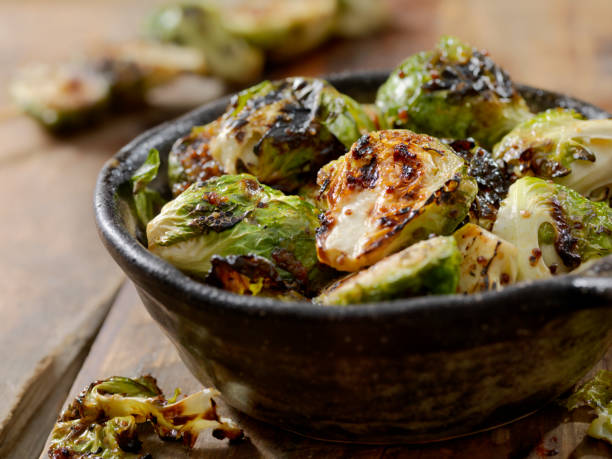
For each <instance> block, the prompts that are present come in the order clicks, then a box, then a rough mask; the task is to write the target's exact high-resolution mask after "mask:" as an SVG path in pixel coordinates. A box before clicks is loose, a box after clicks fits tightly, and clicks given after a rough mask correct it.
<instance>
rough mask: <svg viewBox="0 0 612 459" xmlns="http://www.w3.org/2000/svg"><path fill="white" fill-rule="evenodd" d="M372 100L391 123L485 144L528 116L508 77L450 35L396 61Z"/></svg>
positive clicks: (479, 52) (523, 103)
mask: <svg viewBox="0 0 612 459" xmlns="http://www.w3.org/2000/svg"><path fill="white" fill-rule="evenodd" d="M376 103H377V104H378V106H379V107H380V108H381V110H382V111H383V113H384V114H385V116H386V117H387V119H388V122H389V123H390V125H391V126H393V127H401V128H407V129H412V130H413V131H415V132H424V133H426V134H430V135H433V136H437V137H449V138H454V139H465V138H468V137H473V138H474V139H476V141H477V142H478V143H479V144H480V145H482V146H483V147H485V148H492V147H493V145H495V143H496V142H497V141H498V140H499V139H500V138H501V137H502V136H503V135H504V134H506V133H507V132H509V131H510V130H511V129H512V128H513V127H514V126H515V125H517V124H518V123H520V122H522V121H524V120H525V119H527V118H529V117H530V116H531V113H530V112H529V109H528V107H527V104H526V102H525V100H524V99H523V98H522V97H521V95H520V94H519V93H518V91H517V90H516V88H515V87H514V84H513V83H512V81H511V80H510V78H509V77H508V75H507V74H506V73H505V72H504V71H503V70H502V69H501V68H500V67H499V66H498V65H497V64H495V63H494V62H493V61H492V60H491V59H490V58H489V57H488V56H487V55H486V53H484V52H482V51H478V50H477V49H475V48H472V47H471V46H468V45H466V44H463V43H461V42H460V41H459V40H457V39H456V38H452V37H443V38H442V39H441V40H440V42H439V43H438V45H437V46H436V48H435V49H434V50H433V51H427V52H421V53H419V54H416V55H414V56H412V57H409V58H408V59H406V60H405V61H404V62H403V63H401V64H400V65H399V67H398V68H397V69H395V70H394V71H393V73H392V74H391V76H390V77H389V79H388V80H387V81H386V82H385V83H384V84H383V85H382V86H381V87H380V89H379V91H378V95H377V98H376Z"/></svg>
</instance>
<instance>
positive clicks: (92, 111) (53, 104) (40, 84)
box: [10, 65, 111, 132]
mask: <svg viewBox="0 0 612 459" xmlns="http://www.w3.org/2000/svg"><path fill="white" fill-rule="evenodd" d="M10 92H11V95H12V97H13V99H14V100H15V103H16V104H17V105H18V106H19V107H20V108H21V109H22V110H23V111H24V112H26V113H27V114H29V115H30V116H31V117H32V118H34V119H35V120H37V121H38V122H39V123H41V124H42V125H43V126H44V127H45V128H47V129H49V130H51V131H53V132H66V131H69V130H71V129H76V128H79V127H82V126H85V125H88V124H90V123H92V122H94V121H96V120H97V119H98V118H99V117H101V116H102V115H103V114H104V113H105V111H106V109H107V108H108V106H109V104H110V96H111V82H110V81H109V79H108V78H107V77H106V76H105V75H104V74H101V73H99V72H96V71H94V70H93V69H91V68H89V67H88V66H85V65H82V66H74V65H57V66H43V65H39V66H35V67H30V68H26V69H23V71H22V72H21V73H19V74H17V75H16V77H15V79H14V81H13V82H12V84H11V88H10Z"/></svg>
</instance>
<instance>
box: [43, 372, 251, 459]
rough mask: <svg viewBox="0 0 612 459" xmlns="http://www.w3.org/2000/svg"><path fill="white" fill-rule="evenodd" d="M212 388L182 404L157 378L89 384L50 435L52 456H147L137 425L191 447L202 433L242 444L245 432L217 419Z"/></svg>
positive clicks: (115, 379)
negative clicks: (168, 394) (209, 431)
mask: <svg viewBox="0 0 612 459" xmlns="http://www.w3.org/2000/svg"><path fill="white" fill-rule="evenodd" d="M216 395H218V392H217V391H215V390H214V389H203V390H201V391H200V392H197V393H195V394H192V395H190V396H189V397H186V398H184V399H182V400H180V401H178V402H177V401H170V400H166V398H165V397H164V394H163V393H162V391H161V389H160V388H159V387H158V386H157V382H156V380H155V378H153V377H151V376H143V377H140V378H136V379H130V378H124V377H121V376H113V377H110V378H108V379H104V380H101V381H95V382H93V383H91V384H90V385H89V386H88V387H87V388H86V389H85V390H83V391H82V392H81V393H80V394H79V396H78V397H77V398H75V399H74V401H73V402H72V403H70V405H68V407H67V408H66V410H64V412H63V413H62V414H61V416H60V417H59V419H58V421H57V423H56V424H55V426H54V428H53V431H52V432H51V441H50V444H49V449H48V455H49V457H52V458H68V457H70V458H85V457H88V458H89V457H91V458H94V457H95V458H125V459H128V458H134V459H136V458H144V457H149V456H150V455H148V454H147V455H144V454H136V453H139V452H140V449H141V447H142V442H141V441H140V440H139V439H138V431H137V424H143V423H150V424H151V425H152V426H153V429H154V430H155V432H156V433H157V434H158V435H159V437H160V438H161V439H163V440H174V441H176V440H182V441H183V442H184V443H185V444H186V445H187V446H188V447H192V446H193V445H194V444H195V441H196V440H197V438H198V435H199V434H200V432H202V431H203V430H206V429H213V436H214V437H215V438H219V439H223V438H229V439H230V440H234V441H236V440H240V439H242V438H243V437H244V433H243V431H242V430H241V429H239V428H238V427H237V426H236V425H235V424H234V422H233V421H232V420H231V419H228V418H223V417H219V415H218V414H217V411H216V404H215V401H214V400H213V398H212V397H213V396H216Z"/></svg>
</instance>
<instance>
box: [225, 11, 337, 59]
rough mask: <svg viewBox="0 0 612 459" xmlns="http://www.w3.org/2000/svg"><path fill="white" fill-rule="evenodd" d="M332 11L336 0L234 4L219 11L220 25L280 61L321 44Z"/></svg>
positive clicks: (329, 28)
mask: <svg viewBox="0 0 612 459" xmlns="http://www.w3.org/2000/svg"><path fill="white" fill-rule="evenodd" d="M336 10H337V1H336V0H308V1H303V0H284V1H281V2H279V1H276V0H258V1H257V2H253V1H252V0H234V1H230V2H228V4H226V5H225V8H223V13H224V14H223V23H224V25H225V27H226V28H227V30H229V31H230V32H231V33H233V34H234V35H236V36H239V37H242V38H244V39H246V40H247V41H248V42H249V43H252V44H253V45H255V46H257V47H259V48H261V49H264V50H266V52H267V54H268V56H269V57H270V58H272V59H274V60H283V59H287V58H291V57H293V56H296V55H297V54H300V53H303V52H305V51H308V50H310V49H313V48H315V47H316V46H318V45H319V44H321V43H322V42H323V41H325V40H326V39H327V38H328V37H329V35H330V33H331V31H332V28H333V26H334V21H335V18H336Z"/></svg>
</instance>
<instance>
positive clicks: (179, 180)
mask: <svg viewBox="0 0 612 459" xmlns="http://www.w3.org/2000/svg"><path fill="white" fill-rule="evenodd" d="M218 133H219V122H218V121H213V122H212V123H208V124H207V125H205V126H196V127H194V128H193V129H192V130H191V132H190V133H189V134H188V135H186V136H184V137H181V138H180V139H178V140H177V141H176V142H174V145H173V146H172V149H171V150H170V153H169V154H168V183H169V184H170V187H171V188H172V194H173V195H174V196H175V197H176V196H178V195H179V194H181V193H182V192H183V191H185V190H186V189H187V188H189V185H191V184H192V183H195V182H203V181H205V180H208V179H209V178H211V177H218V176H219V175H223V174H224V173H225V171H224V170H223V168H222V167H221V165H220V164H219V163H218V162H217V161H216V160H215V159H213V157H212V156H211V155H210V141H211V140H212V139H213V138H214V137H215V136H216V135H217V134H218Z"/></svg>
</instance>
